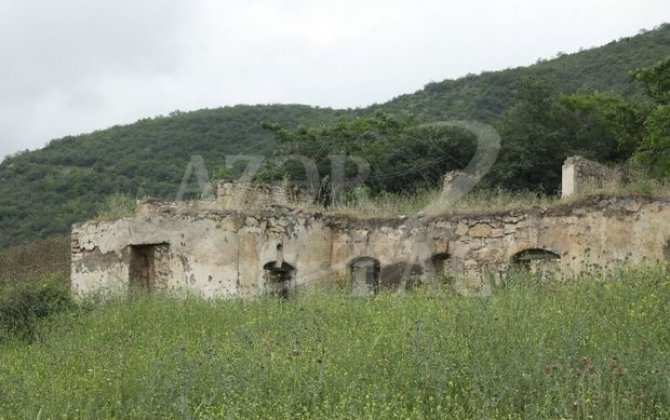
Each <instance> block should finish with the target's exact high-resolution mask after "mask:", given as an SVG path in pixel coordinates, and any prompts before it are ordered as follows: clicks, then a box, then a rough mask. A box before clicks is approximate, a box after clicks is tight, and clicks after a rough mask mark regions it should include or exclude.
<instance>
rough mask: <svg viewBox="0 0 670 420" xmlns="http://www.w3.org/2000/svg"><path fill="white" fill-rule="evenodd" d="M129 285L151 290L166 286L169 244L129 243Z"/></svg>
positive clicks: (168, 266) (134, 287) (147, 290)
mask: <svg viewBox="0 0 670 420" xmlns="http://www.w3.org/2000/svg"><path fill="white" fill-rule="evenodd" d="M129 275H130V278H129V286H130V287H131V288H132V289H134V290H143V291H146V292H153V291H155V290H159V289H164V288H166V287H167V281H168V279H169V276H170V244H166V243H162V244H151V245H131V247H130V270H129Z"/></svg>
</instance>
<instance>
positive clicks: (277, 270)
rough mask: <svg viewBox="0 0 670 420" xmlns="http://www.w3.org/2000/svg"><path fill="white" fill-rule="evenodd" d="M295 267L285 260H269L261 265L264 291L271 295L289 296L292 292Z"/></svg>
mask: <svg viewBox="0 0 670 420" xmlns="http://www.w3.org/2000/svg"><path fill="white" fill-rule="evenodd" d="M295 273H296V269H295V267H293V266H292V265H291V264H289V263H287V262H285V261H270V262H269V263H267V264H265V265H264V266H263V279H264V280H265V291H266V293H267V294H269V295H271V296H277V297H281V298H289V297H291V295H292V294H293V291H294V290H293V289H294V288H295V287H294V280H295Z"/></svg>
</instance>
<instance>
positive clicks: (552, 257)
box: [511, 248, 561, 277]
mask: <svg viewBox="0 0 670 420" xmlns="http://www.w3.org/2000/svg"><path fill="white" fill-rule="evenodd" d="M560 259H561V256H560V255H558V254H556V253H555V252H551V251H548V250H546V249H540V248H534V249H527V250H525V251H521V252H519V253H518V254H516V255H515V256H513V257H512V266H511V269H512V270H513V271H517V272H519V271H521V272H530V273H532V274H538V275H540V276H541V277H544V274H550V273H552V272H555V271H556V270H557V268H558V267H557V265H558V262H559V260H560Z"/></svg>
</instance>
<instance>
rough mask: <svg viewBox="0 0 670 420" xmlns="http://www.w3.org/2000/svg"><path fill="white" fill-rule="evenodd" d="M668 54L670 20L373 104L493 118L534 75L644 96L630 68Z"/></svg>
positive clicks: (425, 113) (584, 88)
mask: <svg viewBox="0 0 670 420" xmlns="http://www.w3.org/2000/svg"><path fill="white" fill-rule="evenodd" d="M566 30H567V29H566ZM668 55H670V24H665V25H663V26H661V27H659V28H658V29H656V30H654V31H649V32H643V33H641V34H639V35H637V36H634V37H630V38H621V39H619V40H618V41H612V42H610V43H609V44H607V45H605V46H602V47H599V48H593V49H589V50H585V51H581V52H577V53H573V54H561V55H560V56H559V57H557V58H554V59H552V60H542V59H540V60H538V63H537V64H535V65H533V66H529V67H518V68H514V69H507V70H503V71H495V72H483V73H481V74H479V75H469V76H466V77H463V78H461V79H457V80H445V81H442V82H436V83H429V84H427V85H426V86H425V87H424V88H423V89H422V90H420V91H418V92H416V93H413V94H409V95H402V96H399V97H397V98H395V99H393V100H391V101H390V102H388V103H385V104H381V105H375V106H373V107H370V109H371V110H377V109H383V110H384V111H387V112H411V113H413V114H415V115H417V116H420V117H424V118H430V119H434V118H451V119H468V120H472V119H474V120H480V121H491V120H492V119H494V118H496V117H498V116H500V115H501V113H502V112H503V111H505V110H506V109H508V108H509V107H510V106H512V104H513V102H514V89H515V85H516V83H517V82H518V81H519V80H522V79H524V78H529V77H533V78H539V79H543V80H546V81H547V82H549V83H550V84H551V85H553V86H554V87H555V88H556V89H557V91H558V92H559V93H563V94H572V93H594V92H609V93H615V94H621V95H624V96H627V97H632V98H636V99H642V96H641V94H642V91H641V88H640V86H639V85H636V84H635V83H634V82H633V80H632V79H631V77H630V72H631V71H632V70H634V69H636V68H639V67H646V66H650V65H652V64H654V63H655V62H657V61H659V60H661V59H662V58H664V57H666V56H668Z"/></svg>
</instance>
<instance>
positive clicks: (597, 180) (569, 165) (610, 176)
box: [561, 156, 621, 198]
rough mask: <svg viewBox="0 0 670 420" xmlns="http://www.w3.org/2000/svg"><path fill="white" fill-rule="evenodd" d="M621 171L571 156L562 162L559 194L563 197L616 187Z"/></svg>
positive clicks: (619, 180) (619, 181)
mask: <svg viewBox="0 0 670 420" xmlns="http://www.w3.org/2000/svg"><path fill="white" fill-rule="evenodd" d="M620 183H621V173H620V172H619V171H616V170H614V169H611V168H608V167H607V166H604V165H601V164H600V163H597V162H594V161H591V160H588V159H584V158H583V157H581V156H572V157H569V158H567V159H566V160H565V163H564V164H563V172H562V183H561V195H562V197H563V198H566V197H570V196H573V195H576V194H582V193H589V192H594V191H597V190H602V189H608V188H616V187H617V186H618V185H619V184H620Z"/></svg>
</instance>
